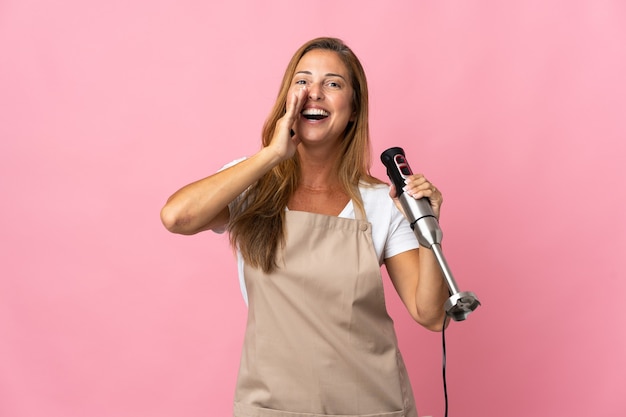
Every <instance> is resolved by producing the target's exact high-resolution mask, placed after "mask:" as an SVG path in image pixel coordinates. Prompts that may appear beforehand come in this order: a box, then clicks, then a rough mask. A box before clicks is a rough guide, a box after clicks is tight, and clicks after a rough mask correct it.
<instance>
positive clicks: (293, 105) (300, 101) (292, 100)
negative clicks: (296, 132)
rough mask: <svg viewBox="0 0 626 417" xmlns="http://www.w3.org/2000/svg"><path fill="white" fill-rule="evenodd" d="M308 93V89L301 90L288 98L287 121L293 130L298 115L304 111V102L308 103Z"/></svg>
mask: <svg viewBox="0 0 626 417" xmlns="http://www.w3.org/2000/svg"><path fill="white" fill-rule="evenodd" d="M307 95H308V91H307V89H306V88H299V89H297V90H296V91H294V92H293V93H291V94H289V95H288V96H287V106H286V112H285V116H284V117H285V119H286V120H287V122H288V123H289V128H290V129H291V128H293V126H292V125H293V124H294V123H295V122H296V120H298V115H299V114H300V112H301V111H302V107H303V106H304V102H305V101H306V98H307Z"/></svg>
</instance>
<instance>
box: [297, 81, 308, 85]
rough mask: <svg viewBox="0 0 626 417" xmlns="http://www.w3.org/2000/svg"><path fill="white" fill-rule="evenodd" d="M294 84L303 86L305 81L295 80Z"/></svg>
mask: <svg viewBox="0 0 626 417" xmlns="http://www.w3.org/2000/svg"><path fill="white" fill-rule="evenodd" d="M295 84H299V85H305V84H306V80H296V82H295Z"/></svg>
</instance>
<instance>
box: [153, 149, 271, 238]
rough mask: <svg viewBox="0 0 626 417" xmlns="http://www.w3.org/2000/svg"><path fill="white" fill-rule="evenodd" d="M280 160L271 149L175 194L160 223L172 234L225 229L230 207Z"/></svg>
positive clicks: (166, 206) (165, 207) (170, 199)
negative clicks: (230, 204)
mask: <svg viewBox="0 0 626 417" xmlns="http://www.w3.org/2000/svg"><path fill="white" fill-rule="evenodd" d="M280 160H281V158H280V157H279V156H278V155H276V154H275V153H274V152H272V150H271V149H269V148H263V149H262V150H261V151H259V152H258V153H257V154H255V155H254V156H252V157H250V158H248V159H245V160H244V161H242V162H240V163H238V164H236V165H234V166H232V167H230V168H227V169H225V170H223V171H220V172H217V173H215V174H213V175H211V176H209V177H207V178H204V179H201V180H199V181H196V182H193V183H191V184H189V185H186V186H185V187H183V188H181V189H180V190H178V191H176V192H175V193H174V194H173V195H172V196H171V197H170V198H169V199H168V200H167V202H166V204H165V206H164V207H163V209H162V210H161V221H162V222H163V225H164V226H165V227H166V228H167V229H168V230H169V231H171V232H172V233H179V234H186V235H189V234H195V233H198V232H200V231H203V230H207V229H214V228H218V227H221V226H223V225H224V224H223V223H225V221H227V220H228V219H227V217H226V218H225V213H226V212H227V207H228V204H229V203H230V202H231V201H233V200H234V199H235V198H236V197H237V196H239V195H240V194H241V193H242V192H244V191H245V190H246V189H247V188H248V187H249V186H250V185H252V184H253V183H254V182H256V181H257V180H258V179H259V178H261V177H262V176H263V175H264V174H265V173H267V172H268V171H269V170H270V169H272V167H274V166H275V165H277V164H278V163H279V162H280Z"/></svg>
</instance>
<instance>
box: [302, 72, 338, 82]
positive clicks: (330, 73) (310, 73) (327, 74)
mask: <svg viewBox="0 0 626 417" xmlns="http://www.w3.org/2000/svg"><path fill="white" fill-rule="evenodd" d="M296 74H306V75H313V73H312V72H311V71H298V72H296ZM324 76H325V77H339V78H341V79H342V80H344V81H346V78H345V77H344V76H343V75H341V74H335V73H334V72H329V73H326V74H324Z"/></svg>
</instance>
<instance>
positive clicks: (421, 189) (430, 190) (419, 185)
mask: <svg viewBox="0 0 626 417" xmlns="http://www.w3.org/2000/svg"><path fill="white" fill-rule="evenodd" d="M405 182H406V185H405V186H404V187H403V188H402V190H403V191H404V192H405V193H407V194H409V195H410V196H411V197H413V198H415V199H419V198H423V197H428V198H430V199H435V200H441V199H442V195H441V192H440V191H439V190H438V189H437V187H435V186H434V185H433V184H432V183H431V182H430V181H428V180H427V179H426V177H424V176H423V175H422V174H416V175H411V176H410V177H409V178H408V179H407V180H406V181H405Z"/></svg>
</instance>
